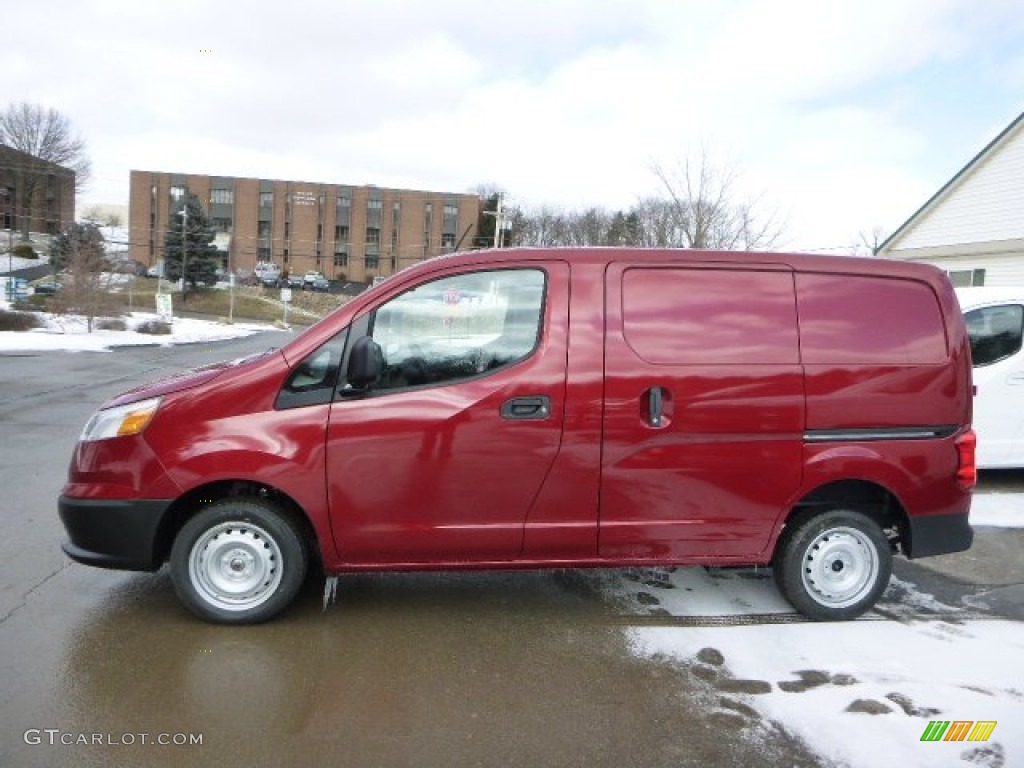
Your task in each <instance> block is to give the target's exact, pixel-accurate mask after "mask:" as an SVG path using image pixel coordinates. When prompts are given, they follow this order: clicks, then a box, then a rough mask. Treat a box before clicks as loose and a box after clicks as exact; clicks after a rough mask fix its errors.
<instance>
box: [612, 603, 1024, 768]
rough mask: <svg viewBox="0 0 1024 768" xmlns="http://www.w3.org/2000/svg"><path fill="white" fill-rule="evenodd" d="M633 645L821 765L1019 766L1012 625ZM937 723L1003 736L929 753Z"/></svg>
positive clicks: (780, 630) (1021, 672)
mask: <svg viewBox="0 0 1024 768" xmlns="http://www.w3.org/2000/svg"><path fill="white" fill-rule="evenodd" d="M631 640H632V643H633V647H634V648H635V650H636V651H637V652H638V653H640V654H643V655H660V656H669V657H672V658H674V659H677V660H680V661H682V662H683V663H685V664H689V665H693V666H700V667H704V668H705V669H708V670H709V671H712V670H714V671H715V676H714V677H712V678H711V680H710V681H709V682H710V687H711V689H712V690H714V691H716V692H717V693H718V694H719V695H720V696H723V697H726V700H725V701H722V700H721V699H719V701H718V706H719V707H721V708H723V709H724V710H725V711H726V712H728V711H729V710H730V709H732V707H730V706H729V703H730V702H735V703H742V704H745V705H747V706H749V707H752V708H753V709H754V710H756V711H757V712H758V713H760V714H761V715H762V716H763V717H765V718H768V719H770V720H772V721H775V722H777V723H780V724H781V725H782V726H783V727H785V728H786V729H787V730H788V731H790V732H791V733H793V734H795V735H796V736H798V737H800V738H801V739H802V740H803V741H804V742H805V743H806V744H807V745H808V746H809V747H810V748H811V749H812V750H813V751H815V752H816V753H818V754H819V755H820V756H821V757H822V758H823V760H824V761H832V762H834V763H835V764H837V765H849V766H879V765H898V766H905V767H906V768H911V767H912V766H921V767H922V768H925V767H927V768H936V767H937V766H955V765H959V766H962V765H964V764H965V762H964V761H967V762H969V763H973V764H975V765H987V766H993V768H994V767H995V766H1002V765H1007V766H1009V765H1021V764H1024V727H1021V724H1022V723H1024V661H1022V659H1024V626H1022V625H1021V624H1019V623H1016V622H1000V621H970V622H965V623H963V624H955V623H936V622H927V623H924V622H922V623H916V622H897V621H864V620H861V621H856V622H845V623H836V624H779V625H771V624H769V625H761V626H736V627H700V628H690V627H687V628H685V629H678V628H671V627H649V628H641V629H633V630H631ZM706 649H713V651H711V650H706ZM716 652H717V653H716ZM718 654H720V656H718ZM698 655H700V657H701V658H704V659H708V660H710V661H712V662H716V661H719V659H721V660H722V664H721V666H716V665H715V664H713V663H712V664H704V663H701V662H700V661H699V660H698ZM709 677H711V676H710V675H709ZM757 682H760V683H761V686H760V687H758V686H757V685H755V684H754V683H757ZM765 688H768V690H767V692H765V693H757V691H760V690H764V689H765ZM748 691H749V692H748ZM932 720H943V721H957V720H970V721H975V722H977V721H995V722H996V723H997V725H996V727H995V730H994V731H993V732H992V735H991V737H990V738H989V740H988V741H986V742H968V741H963V742H956V741H949V742H943V741H939V742H922V741H921V737H922V735H923V734H924V731H925V728H926V727H927V726H928V723H929V722H930V721H932ZM754 725H755V727H756V725H757V723H756V721H755V723H754Z"/></svg>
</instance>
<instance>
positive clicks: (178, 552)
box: [171, 499, 308, 624]
mask: <svg viewBox="0 0 1024 768" xmlns="http://www.w3.org/2000/svg"><path fill="white" fill-rule="evenodd" d="M307 559H308V556H307V552H306V547H305V546H304V544H303V541H302V537H301V536H300V535H299V532H298V531H297V530H296V528H295V526H294V525H293V524H292V523H291V521H290V520H289V519H288V518H287V517H286V516H285V515H284V514H282V512H281V510H280V509H279V508H278V507H277V506H275V505H273V504H271V503H270V502H267V501H263V500H261V499H226V500H224V501H219V502H216V503H214V504H210V505H209V506H207V507H205V508H204V509H203V511H202V512H200V513H199V514H197V515H196V516H195V517H193V518H191V519H190V520H189V521H188V522H186V523H185V525H184V526H182V528H181V531H179V532H178V535H177V537H176V538H175V539H174V546H173V547H172V548H171V580H172V582H173V583H174V591H175V592H177V594H178V597H179V598H180V599H181V601H182V602H183V603H184V604H185V605H186V606H187V607H188V608H189V609H190V610H191V611H192V612H193V613H195V614H196V615H197V616H199V617H200V618H203V619H206V620H208V621H214V622H218V623H221V624H254V623H257V622H261V621H267V620H268V619H271V618H273V617H274V616H276V615H277V614H278V613H280V612H281V611H283V610H284V609H285V608H287V607H288V605H289V604H290V603H291V602H292V600H294V598H295V595H296V594H297V593H298V591H299V588H300V587H301V586H302V582H303V579H304V578H305V575H306V564H307Z"/></svg>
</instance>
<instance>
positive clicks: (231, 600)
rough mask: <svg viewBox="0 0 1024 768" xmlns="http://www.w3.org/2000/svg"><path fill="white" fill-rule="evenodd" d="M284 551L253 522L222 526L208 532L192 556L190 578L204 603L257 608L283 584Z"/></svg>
mask: <svg viewBox="0 0 1024 768" xmlns="http://www.w3.org/2000/svg"><path fill="white" fill-rule="evenodd" d="M281 565H282V562H281V550H280V548H279V547H278V545H277V542H276V541H275V540H274V539H273V538H272V537H271V536H270V534H268V533H267V532H266V531H265V530H263V529H262V528H260V527H259V526H257V525H252V524H250V523H242V522H233V523H221V524H220V525H217V526H214V527H213V528H211V529H210V530H208V531H206V532H205V533H204V534H203V535H202V536H200V537H199V539H198V540H197V541H196V543H195V546H193V547H192V551H191V553H190V554H189V575H190V576H191V580H192V584H193V585H194V586H195V588H196V591H197V592H198V593H199V596H200V597H202V599H203V600H205V601H206V602H208V603H210V604H211V605H214V606H216V607H218V608H221V609H224V610H227V611H243V610H249V609H252V608H255V607H256V606H258V605H261V604H262V603H264V602H266V601H267V600H268V599H270V597H271V595H273V594H274V591H275V590H276V589H277V587H278V585H279V584H280V583H281Z"/></svg>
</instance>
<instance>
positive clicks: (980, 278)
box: [946, 269, 985, 288]
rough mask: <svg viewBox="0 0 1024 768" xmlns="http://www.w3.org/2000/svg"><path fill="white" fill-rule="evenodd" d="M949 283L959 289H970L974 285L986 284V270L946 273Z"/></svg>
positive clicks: (964, 270) (959, 270) (962, 270)
mask: <svg viewBox="0 0 1024 768" xmlns="http://www.w3.org/2000/svg"><path fill="white" fill-rule="evenodd" d="M946 274H947V275H949V281H950V282H951V283H953V285H955V286H956V287H957V288H968V287H970V286H972V285H984V284H985V270H984V269H958V270H953V271H950V272H947V273H946Z"/></svg>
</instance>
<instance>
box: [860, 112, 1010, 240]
mask: <svg viewBox="0 0 1024 768" xmlns="http://www.w3.org/2000/svg"><path fill="white" fill-rule="evenodd" d="M1021 129H1024V112H1021V113H1020V114H1019V115H1017V117H1016V119H1014V120H1013V122H1011V123H1010V124H1009V125H1008V126H1006V128H1004V129H1003V130H1002V131H1001V132H1000V133H999V135H998V136H996V137H995V138H994V139H992V141H990V142H989V143H988V144H986V145H985V147H984V148H983V149H982V150H981V151H980V152H979V153H978V154H976V155H975V156H974V157H972V158H971V160H970V161H969V162H968V163H967V165H965V166H964V167H963V168H961V169H960V170H959V171H957V172H956V174H955V175H954V176H953V177H952V178H951V179H950V180H949V181H947V182H946V183H945V184H943V185H942V187H940V188H939V191H938V192H936V193H935V194H934V195H932V196H931V197H930V198H928V200H927V201H926V202H925V204H924V205H922V206H921V207H920V208H918V209H917V210H916V211H914V213H913V214H912V215H911V216H910V218H909V219H907V220H906V221H905V222H903V223H902V224H901V225H900V226H899V227H898V228H897V229H896V231H895V232H893V233H892V234H891V235H889V237H887V238H886V239H885V241H884V242H883V243H882V244H881V245H879V246H878V248H877V249H876V251H875V252H876V253H882V252H884V251H886V250H888V249H889V247H890V246H892V245H893V244H894V243H895V242H896V241H897V240H899V239H900V238H901V237H903V236H904V235H905V234H907V232H909V231H910V230H911V229H913V228H914V227H915V226H916V225H917V224H918V223H919V222H920V221H921V220H922V219H923V218H924V217H925V216H926V215H927V214H928V213H929V212H930V211H931V210H932V209H933V208H935V206H936V205H937V204H938V203H939V201H941V200H944V199H945V198H946V197H948V196H949V195H950V194H951V193H952V192H953V190H954V189H956V188H957V187H958V186H960V184H962V183H963V182H964V180H965V179H966V178H967V177H968V176H970V174H971V172H972V171H973V170H974V169H975V168H977V167H978V166H979V165H980V164H981V163H982V162H983V161H984V160H985V159H986V158H987V157H988V156H989V155H991V154H992V153H994V152H995V151H996V149H997V148H998V147H1000V146H1002V145H1003V144H1005V143H1006V142H1007V140H1009V138H1010V137H1011V136H1013V135H1014V134H1016V132H1017V131H1018V130H1021Z"/></svg>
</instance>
